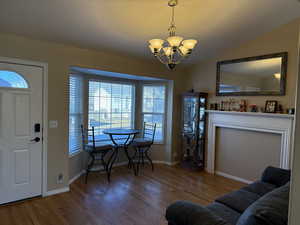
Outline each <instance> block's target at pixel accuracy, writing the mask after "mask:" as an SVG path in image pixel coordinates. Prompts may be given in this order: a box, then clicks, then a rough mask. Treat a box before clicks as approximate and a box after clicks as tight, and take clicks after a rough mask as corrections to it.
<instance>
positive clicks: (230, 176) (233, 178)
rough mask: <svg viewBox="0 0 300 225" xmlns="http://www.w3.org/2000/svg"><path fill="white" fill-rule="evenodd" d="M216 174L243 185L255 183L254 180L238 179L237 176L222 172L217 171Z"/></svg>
mask: <svg viewBox="0 0 300 225" xmlns="http://www.w3.org/2000/svg"><path fill="white" fill-rule="evenodd" d="M215 174H217V175H219V176H222V177H226V178H229V179H231V180H236V181H239V182H242V183H245V184H251V183H252V182H253V181H252V180H246V179H243V178H240V177H236V176H232V175H230V174H227V173H223V172H220V171H216V172H215Z"/></svg>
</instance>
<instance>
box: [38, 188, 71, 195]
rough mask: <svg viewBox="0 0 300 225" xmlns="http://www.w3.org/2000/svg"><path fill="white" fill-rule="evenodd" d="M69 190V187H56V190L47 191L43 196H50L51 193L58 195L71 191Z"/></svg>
mask: <svg viewBox="0 0 300 225" xmlns="http://www.w3.org/2000/svg"><path fill="white" fill-rule="evenodd" d="M69 191H70V188H69V187H63V188H59V189H54V190H51V191H47V192H46V193H45V194H44V195H43V197H46V196H50V195H57V194H61V193H65V192H69Z"/></svg>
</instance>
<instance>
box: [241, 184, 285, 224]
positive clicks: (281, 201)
mask: <svg viewBox="0 0 300 225" xmlns="http://www.w3.org/2000/svg"><path fill="white" fill-rule="evenodd" d="M289 190H290V185H289V183H287V184H286V185H284V186H282V187H280V188H277V189H275V190H273V191H272V192H270V193H268V194H266V195H264V196H263V197H261V198H260V199H259V200H257V201H256V202H255V203H254V204H252V205H251V206H250V207H249V208H248V209H247V210H246V211H245V212H244V213H243V214H242V215H241V217H240V219H239V221H238V223H237V225H253V224H255V225H286V224H287V222H288V206H289Z"/></svg>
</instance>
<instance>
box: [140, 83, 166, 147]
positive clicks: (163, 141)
mask: <svg viewBox="0 0 300 225" xmlns="http://www.w3.org/2000/svg"><path fill="white" fill-rule="evenodd" d="M141 86H142V96H141V124H142V126H143V124H144V115H145V114H150V115H163V123H162V128H163V129H162V140H161V141H155V139H154V142H153V144H155V145H164V144H165V143H166V129H167V124H166V119H167V109H168V108H167V106H168V99H167V96H168V95H167V93H168V85H167V84H166V83H161V82H157V83H155V82H149V83H148V82H144V83H142V85H141ZM157 86H163V87H164V88H165V96H164V101H165V102H164V112H163V113H153V112H151V113H149V112H143V110H144V87H157Z"/></svg>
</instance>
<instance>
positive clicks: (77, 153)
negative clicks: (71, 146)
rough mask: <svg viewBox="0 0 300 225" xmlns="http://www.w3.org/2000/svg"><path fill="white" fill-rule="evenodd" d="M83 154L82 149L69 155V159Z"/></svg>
mask: <svg viewBox="0 0 300 225" xmlns="http://www.w3.org/2000/svg"><path fill="white" fill-rule="evenodd" d="M81 152H82V149H80V150H78V151H76V152H73V153H71V154H69V159H70V158H73V157H75V156H77V155H79V154H80V153H81Z"/></svg>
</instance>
